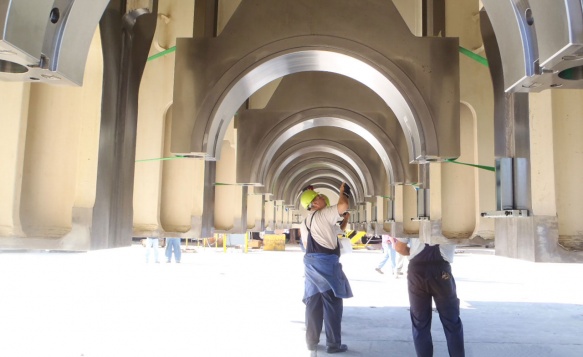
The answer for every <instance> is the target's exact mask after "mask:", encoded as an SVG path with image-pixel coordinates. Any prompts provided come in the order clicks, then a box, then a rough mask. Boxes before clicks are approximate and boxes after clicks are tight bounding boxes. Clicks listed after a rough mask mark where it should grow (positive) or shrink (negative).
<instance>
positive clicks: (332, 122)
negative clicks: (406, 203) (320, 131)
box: [252, 117, 403, 183]
mask: <svg viewBox="0 0 583 357" xmlns="http://www.w3.org/2000/svg"><path fill="white" fill-rule="evenodd" d="M322 126H334V127H338V128H342V129H346V130H350V131H352V132H355V133H356V134H358V135H359V136H361V137H362V138H363V139H364V140H365V141H366V142H368V143H370V145H371V146H372V147H373V148H374V149H375V151H376V152H377V154H378V155H379V157H380V159H381V161H382V162H383V166H384V168H385V171H386V174H387V177H388V179H389V182H390V183H394V182H395V174H394V168H393V163H392V161H391V158H390V156H389V153H388V152H387V148H390V149H392V150H391V151H392V152H396V151H397V150H396V149H395V148H394V146H393V145H392V142H390V140H383V141H381V139H379V138H377V137H376V136H375V135H374V134H373V133H371V132H370V131H368V130H367V129H366V128H364V127H363V126H362V125H360V124H359V123H355V122H353V121H350V120H347V119H343V118H334V117H319V118H312V119H307V120H304V121H302V122H300V123H297V124H295V125H292V126H291V127H290V128H288V129H286V130H284V131H283V132H281V133H280V134H279V135H277V136H274V137H272V138H270V139H269V144H268V145H269V146H268V148H267V149H266V150H264V151H262V152H264V155H263V156H262V157H261V158H259V159H258V160H254V162H253V164H252V166H253V170H252V173H253V174H255V173H257V176H255V177H256V178H257V181H261V182H266V181H265V179H266V177H267V171H268V168H269V163H270V162H271V159H272V158H273V157H274V155H275V154H276V152H277V150H279V148H281V146H282V145H283V143H284V142H285V141H287V140H288V139H290V138H291V137H292V136H294V135H296V134H298V133H300V132H302V131H304V130H307V129H311V128H316V127H322ZM266 137H268V136H266ZM262 144H263V143H262ZM396 160H397V161H399V162H400V159H399V157H398V155H394V156H393V161H396ZM402 171H403V170H399V172H402Z"/></svg>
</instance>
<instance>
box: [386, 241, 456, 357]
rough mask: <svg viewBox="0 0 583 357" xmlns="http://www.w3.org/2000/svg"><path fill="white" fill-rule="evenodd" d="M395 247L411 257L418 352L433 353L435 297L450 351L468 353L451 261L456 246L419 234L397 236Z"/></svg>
mask: <svg viewBox="0 0 583 357" xmlns="http://www.w3.org/2000/svg"><path fill="white" fill-rule="evenodd" d="M406 243H409V244H410V247H409V246H407V244H406ZM395 248H396V250H397V252H399V253H401V254H402V255H405V256H408V257H409V266H408V268H407V284H408V289H409V303H410V305H411V309H410V313H411V324H412V329H413V343H414V345H415V351H416V352H417V356H419V357H430V356H433V340H432V337H431V315H432V310H431V299H433V300H434V301H435V307H436V308H437V312H438V313H439V319H440V320H441V324H442V325H443V332H444V333H445V339H446V341H447V350H448V351H449V355H450V356H454V357H463V356H465V349H464V329H463V325H462V320H461V318H460V301H459V299H458V297H457V292H456V285H455V280H454V278H453V274H452V272H451V265H450V263H451V262H452V261H453V255H454V251H455V246H454V245H440V244H436V245H430V244H426V243H424V242H422V241H421V240H420V239H419V238H397V242H396V244H395Z"/></svg>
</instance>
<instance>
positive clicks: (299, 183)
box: [285, 171, 363, 210]
mask: <svg viewBox="0 0 583 357" xmlns="http://www.w3.org/2000/svg"><path fill="white" fill-rule="evenodd" d="M332 174H333V173H332ZM342 182H347V183H348V184H349V185H351V186H350V187H351V188H354V190H353V191H352V192H353V195H352V197H350V201H351V203H350V205H351V207H355V206H356V203H358V202H361V201H363V200H362V199H361V198H360V197H359V196H357V194H358V190H357V187H354V185H353V184H352V183H351V182H350V181H349V180H347V179H346V178H343V177H339V176H337V175H331V173H330V172H326V171H324V172H316V173H314V172H312V173H306V175H304V176H303V177H302V178H301V179H298V180H296V181H294V182H293V185H292V186H291V189H290V190H288V191H287V192H286V199H285V201H286V202H291V203H290V205H294V206H295V207H296V209H298V210H299V209H300V204H299V202H300V196H301V194H302V188H304V187H306V186H307V185H312V186H314V188H315V189H316V190H317V189H318V188H322V187H325V188H327V189H329V190H331V191H334V192H336V193H338V194H339V193H340V191H339V187H340V184H341V183H342Z"/></svg>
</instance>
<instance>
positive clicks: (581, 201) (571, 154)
mask: <svg viewBox="0 0 583 357" xmlns="http://www.w3.org/2000/svg"><path fill="white" fill-rule="evenodd" d="M552 108H553V134H554V138H553V142H554V144H555V145H554V150H553V151H554V161H555V180H556V181H555V183H556V185H555V189H556V200H557V214H558V219H559V244H562V245H563V246H566V247H570V248H578V249H583V219H581V212H583V186H582V185H581V177H583V165H582V164H581V163H582V162H583V140H581V135H580V134H581V133H582V132H583V120H581V113H583V91H582V90H556V91H554V92H553V94H552Z"/></svg>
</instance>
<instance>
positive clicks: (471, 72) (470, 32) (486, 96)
mask: <svg viewBox="0 0 583 357" xmlns="http://www.w3.org/2000/svg"><path fill="white" fill-rule="evenodd" d="M479 9H480V4H479V1H477V0H471V1H458V0H447V1H446V35H447V36H448V37H450V36H451V37H458V38H459V41H460V46H461V47H464V48H466V49H468V50H470V51H473V52H475V53H476V54H478V55H480V56H482V57H485V56H486V54H485V52H484V49H483V44H482V39H481V34H480V27H479V26H480V23H479ZM460 100H461V102H462V104H463V105H465V106H466V107H467V108H468V109H469V110H470V112H471V113H472V116H473V117H474V121H475V128H474V132H473V134H472V136H473V138H474V142H475V151H474V154H473V158H468V159H469V160H468V162H469V163H472V164H479V165H485V166H494V164H495V160H494V99H493V88H492V80H491V78H490V72H489V69H488V67H486V66H484V65H482V64H480V63H478V62H476V61H475V60H473V59H470V58H468V57H467V56H465V55H462V54H460ZM464 110H465V109H463V108H462V113H463V111H464ZM460 161H461V160H460ZM445 184H446V185H451V188H450V190H451V191H450V192H453V191H454V190H455V188H456V187H457V186H458V184H462V183H461V182H458V181H455V180H454V181H451V182H448V183H445ZM475 185H476V191H477V192H476V195H475V200H476V210H475V211H474V215H475V218H474V217H472V218H470V217H468V222H466V223H464V225H466V226H469V225H471V224H472V223H471V221H473V220H476V228H475V230H474V232H473V236H481V237H483V238H487V239H492V238H493V237H494V220H493V219H488V218H483V217H481V216H480V213H481V212H486V211H494V210H496V176H495V173H494V172H491V171H487V170H477V171H476V183H475Z"/></svg>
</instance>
